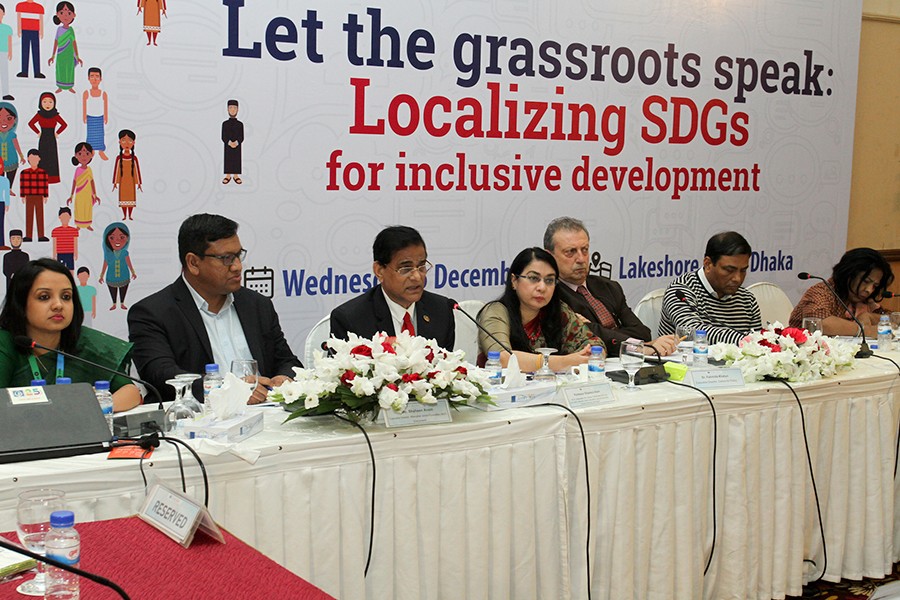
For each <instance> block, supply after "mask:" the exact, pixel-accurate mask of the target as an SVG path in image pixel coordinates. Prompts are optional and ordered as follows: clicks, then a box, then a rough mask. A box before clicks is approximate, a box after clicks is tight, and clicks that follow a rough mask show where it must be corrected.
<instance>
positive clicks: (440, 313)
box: [331, 285, 456, 350]
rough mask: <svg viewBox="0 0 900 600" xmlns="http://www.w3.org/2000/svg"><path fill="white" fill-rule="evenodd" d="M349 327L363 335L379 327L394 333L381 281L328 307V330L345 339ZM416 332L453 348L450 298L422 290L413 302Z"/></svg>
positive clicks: (453, 323) (453, 327)
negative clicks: (355, 295) (342, 301)
mask: <svg viewBox="0 0 900 600" xmlns="http://www.w3.org/2000/svg"><path fill="white" fill-rule="evenodd" d="M351 331H352V332H353V333H355V334H356V335H358V336H359V337H364V338H371V337H372V336H373V335H375V334H376V333H378V332H379V331H383V332H385V333H386V334H388V335H397V334H396V332H395V331H394V321H393V319H391V309H390V308H388V305H387V300H385V299H384V292H382V291H381V286H380V285H376V286H375V287H373V288H372V289H371V290H369V291H368V292H365V293H364V294H362V295H360V296H357V297H356V298H353V299H352V300H348V301H347V302H344V303H343V304H341V305H340V306H338V307H337V308H335V309H334V310H333V311H331V334H332V335H333V336H334V337H336V338H339V339H342V340H346V339H347V337H348V336H347V334H348V333H349V332H351ZM416 335H418V336H420V337H424V338H434V339H435V340H437V343H438V344H440V346H441V348H444V349H447V350H452V349H453V344H454V342H455V341H456V322H455V321H454V319H453V306H452V303H451V300H450V299H449V298H445V297H444V296H439V295H438V294H432V293H431V292H422V297H421V298H420V299H419V301H418V302H416Z"/></svg>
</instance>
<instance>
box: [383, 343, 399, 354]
mask: <svg viewBox="0 0 900 600" xmlns="http://www.w3.org/2000/svg"><path fill="white" fill-rule="evenodd" d="M381 349H382V350H384V351H385V352H386V353H388V354H397V351H396V350H394V347H393V346H392V345H391V344H390V342H381Z"/></svg>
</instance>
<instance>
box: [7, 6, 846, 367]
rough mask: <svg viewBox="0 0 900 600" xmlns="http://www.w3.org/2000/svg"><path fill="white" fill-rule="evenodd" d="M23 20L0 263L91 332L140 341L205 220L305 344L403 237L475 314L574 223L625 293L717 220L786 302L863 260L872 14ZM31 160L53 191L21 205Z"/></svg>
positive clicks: (17, 16) (584, 9)
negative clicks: (227, 240)
mask: <svg viewBox="0 0 900 600" xmlns="http://www.w3.org/2000/svg"><path fill="white" fill-rule="evenodd" d="M5 9H6V10H5V13H4V14H3V19H2V23H0V50H2V49H3V47H4V44H5V45H6V49H7V50H8V52H7V54H4V55H3V58H0V84H2V86H3V89H2V90H0V91H2V93H3V98H4V100H3V102H2V103H0V151H2V154H0V156H2V159H3V164H4V170H5V172H6V175H7V179H8V180H9V181H10V182H11V186H10V190H9V195H8V196H7V197H6V198H5V199H6V205H7V206H6V207H5V210H4V211H3V213H4V215H3V216H4V217H5V218H4V220H3V223H2V224H3V240H2V245H3V246H4V251H3V262H4V273H5V274H7V275H8V274H9V270H10V269H11V268H12V267H13V266H15V265H16V264H19V263H20V262H21V261H22V260H23V259H24V258H25V256H24V255H27V256H28V257H31V258H36V257H39V256H56V257H58V258H60V260H63V261H69V263H70V266H71V267H72V268H73V272H76V273H77V274H78V276H79V288H83V289H79V292H80V295H81V297H82V299H83V300H84V302H85V304H86V313H87V314H88V321H89V322H90V323H92V324H93V326H95V327H98V328H100V329H102V330H105V331H107V332H109V333H112V334H116V335H120V336H122V337H127V326H126V315H127V310H128V307H129V306H130V305H132V304H133V303H134V302H137V301H138V300H140V299H141V298H143V297H145V296H147V295H149V294H151V293H153V292H155V291H157V290H159V289H160V288H162V287H164V286H165V285H167V284H169V283H171V282H172V281H174V280H175V278H176V277H177V276H178V275H179V272H180V266H179V262H178V256H177V245H176V235H177V230H178V226H179V224H180V223H181V221H182V220H183V219H184V218H185V217H186V216H188V215H190V214H193V213H198V212H212V213H219V214H223V215H226V216H228V217H230V218H232V219H234V220H236V221H237V222H238V223H239V224H240V230H239V235H240V238H241V241H242V243H243V246H244V247H245V248H246V249H247V250H248V251H249V253H248V256H247V259H246V261H245V263H244V267H245V273H244V282H245V285H246V286H247V287H250V288H252V289H255V290H258V291H259V292H260V293H262V294H264V295H266V296H269V297H271V298H273V300H274V302H275V305H276V308H277V309H278V312H279V314H280V317H281V321H282V326H283V327H284V329H285V332H286V334H287V337H288V340H289V342H290V343H291V345H292V347H293V349H294V351H295V352H296V353H297V354H298V355H302V352H303V343H304V340H305V337H306V334H307V332H308V331H309V329H310V328H311V327H312V325H313V324H315V323H316V322H317V321H318V320H319V319H320V318H322V317H323V316H325V315H327V314H328V313H329V312H330V310H331V309H332V308H333V307H335V306H337V305H338V304H340V303H342V302H344V301H346V300H347V299H349V298H351V297H353V296H354V295H356V294H359V293H361V292H363V291H365V290H367V289H369V288H370V287H371V286H372V285H375V284H376V283H377V282H376V280H375V278H374V275H373V274H372V252H371V245H372V240H373V239H374V237H375V234H376V233H377V232H378V231H379V230H380V229H382V228H383V227H384V226H387V225H392V224H405V225H410V226H413V227H415V228H417V229H418V230H419V231H420V232H421V233H422V235H423V237H424V239H425V241H426V244H427V248H428V256H429V260H431V262H433V263H434V265H435V268H434V269H433V270H432V271H431V272H430V273H429V277H428V288H429V289H430V290H432V291H435V292H437V293H440V294H443V295H445V296H449V297H451V298H455V299H457V300H464V299H473V298H474V299H481V300H490V299H493V298H496V297H497V296H499V294H500V293H501V289H502V285H503V281H504V278H505V276H506V274H507V272H508V265H509V263H510V261H511V260H512V258H513V257H514V256H515V255H516V254H517V253H518V252H519V251H520V250H521V249H522V248H525V247H527V246H536V245H541V243H542V236H543V232H544V228H545V227H546V224H547V223H548V221H550V220H551V219H553V218H555V217H558V216H562V215H569V216H574V217H577V218H580V219H582V220H583V221H584V222H585V223H586V224H587V226H588V229H589V231H590V235H591V248H592V252H593V257H592V270H593V271H595V272H598V273H602V274H604V275H608V276H610V277H612V278H613V279H616V280H618V281H619V282H620V283H621V284H622V286H623V287H624V289H625V291H626V294H627V295H628V297H629V300H630V303H631V304H632V306H634V305H635V304H637V302H638V301H639V300H640V298H641V297H642V296H643V295H644V294H645V293H646V292H648V291H650V290H653V289H656V288H661V287H664V286H665V285H666V284H667V283H668V282H669V281H670V280H671V279H672V278H674V277H676V276H678V275H680V274H681V273H684V272H685V271H687V270H691V269H696V268H697V267H698V266H699V264H700V263H701V262H702V257H703V250H704V247H705V243H706V240H707V239H708V238H709V237H710V236H711V235H712V234H714V233H716V232H719V231H723V230H730V229H733V230H737V231H740V232H741V233H743V234H744V235H745V236H746V238H747V239H748V240H749V241H750V243H751V245H752V247H753V255H752V260H751V272H750V273H749V274H748V277H747V282H746V283H747V284H749V283H753V282H756V281H774V282H776V283H778V284H780V285H782V286H783V287H784V288H785V290H786V291H787V292H788V294H789V295H790V296H791V298H792V300H794V301H796V300H797V299H798V298H799V296H800V294H801V293H802V291H803V289H804V288H805V284H804V283H802V282H799V281H797V279H796V274H797V272H799V271H809V272H813V273H817V274H821V275H828V274H829V273H830V268H831V265H832V264H833V263H834V262H836V261H837V259H838V258H839V256H840V255H841V253H842V252H843V251H844V249H845V243H846V217H847V213H848V205H849V190H850V174H851V173H850V172H851V156H852V148H853V123H854V115H855V98H856V79H857V60H858V47H859V32H860V18H861V3H860V2H830V3H818V4H815V5H810V4H809V3H807V2H797V1H787V2H774V1H759V2H712V3H710V2H699V1H696V0H673V1H671V2H650V1H633V0H632V1H627V2H626V1H622V0H615V1H613V0H610V1H605V2H584V1H582V2H579V1H575V0H559V1H557V2H537V1H520V0H497V1H492V2H482V1H475V0H473V1H467V2H460V1H453V2H410V1H406V0H395V1H393V2H388V3H380V4H379V3H351V2H345V1H341V0H331V1H329V2H315V1H313V2H277V1H275V0H218V1H204V2H172V3H167V2H165V1H164V0H137V1H136V2H131V3H128V2H125V3H122V2H110V1H91V2H87V1H81V0H79V1H76V2H73V3H69V2H61V3H58V4H57V3H53V2H20V3H18V4H14V3H9V4H7V5H6V6H5ZM31 149H35V150H37V151H38V154H39V155H40V162H39V165H38V168H42V169H44V170H45V171H47V173H48V175H49V185H48V191H47V196H46V199H42V198H41V197H40V196H39V197H37V199H36V197H35V196H33V195H27V198H26V197H25V196H23V195H22V192H21V178H22V172H23V171H24V170H25V169H29V168H33V166H32V165H30V160H29V159H30V158H31V157H28V156H27V155H28V153H29V150H31ZM16 171H18V177H17V176H16ZM28 191H31V190H28ZM2 192H3V190H2V186H0V196H2ZM11 232H13V233H18V234H19V235H18V236H14V235H11ZM76 233H77V235H76ZM23 239H27V240H29V241H23ZM42 239H45V240H46V241H41V240H42Z"/></svg>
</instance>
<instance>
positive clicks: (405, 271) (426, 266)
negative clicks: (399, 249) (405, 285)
mask: <svg viewBox="0 0 900 600" xmlns="http://www.w3.org/2000/svg"><path fill="white" fill-rule="evenodd" d="M433 267H434V265H433V264H431V263H430V262H428V261H427V260H426V261H425V262H423V263H422V264H420V265H417V266H415V267H411V266H406V267H400V268H399V269H394V270H395V271H396V272H397V274H398V275H400V276H401V277H409V276H410V275H412V274H413V271H418V272H419V275H425V274H427V273H428V271H430V270H431V269H432V268H433Z"/></svg>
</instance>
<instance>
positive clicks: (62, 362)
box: [28, 354, 66, 381]
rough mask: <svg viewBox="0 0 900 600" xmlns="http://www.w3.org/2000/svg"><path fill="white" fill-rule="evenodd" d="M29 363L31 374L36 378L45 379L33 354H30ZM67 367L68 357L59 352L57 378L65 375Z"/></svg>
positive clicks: (57, 356)
mask: <svg viewBox="0 0 900 600" xmlns="http://www.w3.org/2000/svg"><path fill="white" fill-rule="evenodd" d="M28 364H30V365H31V374H32V375H33V376H34V378H35V379H44V377H42V376H41V371H40V369H38V361H37V359H36V358H35V357H34V355H33V354H31V355H29V356H28ZM65 367H66V357H65V356H63V355H62V354H57V355H56V379H59V378H60V377H64V376H65V375H64V371H65ZM54 381H55V380H54Z"/></svg>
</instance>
